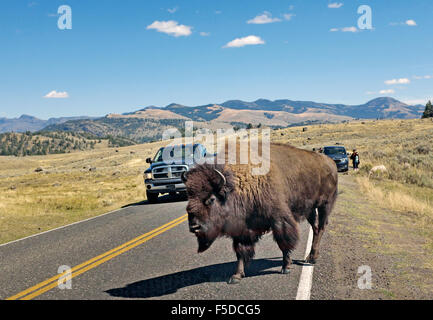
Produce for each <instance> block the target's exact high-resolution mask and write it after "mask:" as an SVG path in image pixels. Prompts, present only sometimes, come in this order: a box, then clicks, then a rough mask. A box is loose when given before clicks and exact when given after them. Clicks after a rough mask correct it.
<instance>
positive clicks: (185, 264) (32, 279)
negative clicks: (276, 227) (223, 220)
mask: <svg viewBox="0 0 433 320" xmlns="http://www.w3.org/2000/svg"><path fill="white" fill-rule="evenodd" d="M185 208H186V202H184V201H177V202H171V201H168V200H165V201H163V202H162V203H159V204H152V205H151V204H147V203H142V204H138V205H133V206H129V207H127V208H123V209H121V210H118V211H115V212H112V213H109V214H106V215H103V216H100V217H97V218H94V219H91V220H88V221H84V222H80V223H77V224H74V225H70V226H67V227H65V228H61V229H57V230H54V231H50V232H47V233H44V234H40V235H37V236H34V237H30V238H27V239H23V240H20V241H16V242H13V243H9V244H6V245H3V246H0V298H1V299H6V298H11V297H14V298H16V299H26V298H27V299H53V300H54V299H131V298H138V299H249V300H250V299H282V300H289V299H295V298H296V294H297V289H298V284H299V279H300V274H301V270H302V266H300V265H293V266H292V270H291V273H290V274H289V275H281V274H279V273H278V272H279V270H280V268H281V252H280V250H279V249H278V246H277V245H276V243H275V242H273V240H272V236H271V235H266V236H265V237H264V238H263V239H262V240H261V242H259V244H258V245H257V250H256V258H255V259H254V261H253V262H252V263H251V265H250V267H249V268H248V269H247V271H246V274H247V277H246V278H245V279H244V280H243V281H242V282H241V283H240V284H238V285H228V284H227V283H226V281H227V279H228V278H229V277H230V275H231V274H232V272H233V271H234V269H235V255H234V253H233V251H232V247H231V241H230V240H229V239H225V238H223V239H219V240H217V241H216V242H215V243H214V244H213V246H212V247H211V248H210V249H209V250H208V251H206V252H205V253H202V254H200V255H199V254H197V253H196V250H197V243H196V240H195V237H194V236H193V235H192V234H190V233H189V232H188V225H187V222H186V221H185V218H184V216H185ZM177 218H179V219H178V220H176V221H175V222H173V223H171V224H168V225H167V223H170V222H171V221H173V220H175V219H177ZM161 226H163V228H159V227H161ZM157 228H159V229H157ZM155 229H157V230H156V231H154V232H153V233H150V232H151V231H153V230H155ZM301 232H302V237H301V240H300V243H299V245H298V248H297V250H296V251H295V252H294V253H293V256H292V257H293V258H294V259H299V260H300V259H303V258H304V254H305V249H306V243H307V237H308V233H309V229H308V226H307V224H306V223H304V224H303V225H302V228H301ZM131 240H133V241H131ZM113 249H115V250H113ZM64 265H65V266H70V267H71V268H73V273H72V275H73V278H72V279H71V287H72V288H71V289H63V290H61V289H59V288H58V286H57V284H58V283H57V281H58V279H57V278H58V277H59V273H58V271H59V267H60V266H64ZM62 271H63V270H62ZM56 276H57V277H56ZM47 280H48V281H47Z"/></svg>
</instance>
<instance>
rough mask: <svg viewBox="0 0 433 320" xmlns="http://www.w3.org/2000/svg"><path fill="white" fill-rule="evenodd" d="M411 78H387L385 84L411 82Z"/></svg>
mask: <svg viewBox="0 0 433 320" xmlns="http://www.w3.org/2000/svg"><path fill="white" fill-rule="evenodd" d="M409 83H410V80H409V79H407V78H401V79H392V80H386V81H385V84H387V85H388V86H392V85H394V84H409Z"/></svg>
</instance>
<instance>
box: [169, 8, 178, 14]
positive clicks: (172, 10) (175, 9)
mask: <svg viewBox="0 0 433 320" xmlns="http://www.w3.org/2000/svg"><path fill="white" fill-rule="evenodd" d="M178 9H179V8H178V7H174V8H168V9H167V11H168V12H170V13H175V12H176V11H177V10H178Z"/></svg>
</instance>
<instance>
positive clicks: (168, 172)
mask: <svg viewBox="0 0 433 320" xmlns="http://www.w3.org/2000/svg"><path fill="white" fill-rule="evenodd" d="M187 170H188V167H187V166H183V165H172V166H164V167H157V168H155V169H153V170H152V176H153V179H154V180H158V179H180V177H181V175H182V172H184V171H187Z"/></svg>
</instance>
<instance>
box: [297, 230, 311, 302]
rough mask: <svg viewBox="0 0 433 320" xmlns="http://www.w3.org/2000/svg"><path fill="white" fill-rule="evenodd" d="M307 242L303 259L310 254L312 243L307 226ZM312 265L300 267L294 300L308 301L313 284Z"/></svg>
mask: <svg viewBox="0 0 433 320" xmlns="http://www.w3.org/2000/svg"><path fill="white" fill-rule="evenodd" d="M308 227H309V228H308V230H309V233H308V240H307V247H306V249H305V258H307V255H308V254H309V253H310V250H311V245H312V243H313V229H312V228H311V226H310V225H308ZM313 271H314V266H313V265H304V266H302V271H301V277H300V279H299V286H298V292H297V293H296V300H310V295H311V286H312V284H313Z"/></svg>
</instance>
